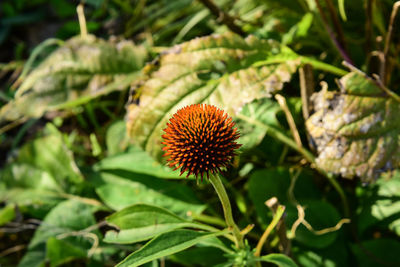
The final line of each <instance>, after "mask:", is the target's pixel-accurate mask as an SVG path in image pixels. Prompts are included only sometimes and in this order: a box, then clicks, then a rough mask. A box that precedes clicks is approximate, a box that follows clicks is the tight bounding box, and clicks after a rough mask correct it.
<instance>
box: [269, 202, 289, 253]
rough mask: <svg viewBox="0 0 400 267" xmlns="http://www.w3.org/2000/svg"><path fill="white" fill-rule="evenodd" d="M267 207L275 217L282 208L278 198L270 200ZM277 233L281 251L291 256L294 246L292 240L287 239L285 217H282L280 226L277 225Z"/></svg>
mask: <svg viewBox="0 0 400 267" xmlns="http://www.w3.org/2000/svg"><path fill="white" fill-rule="evenodd" d="M265 205H267V206H268V208H269V209H270V210H271V211H272V214H274V215H275V214H276V213H277V211H278V208H279V206H280V204H279V202H278V199H277V198H276V197H273V198H271V199H269V200H268V201H266V202H265ZM276 232H277V234H278V236H279V245H280V247H279V249H280V251H281V252H282V253H283V254H285V255H290V250H291V248H292V244H291V242H290V239H288V237H287V232H286V225H285V221H284V217H282V218H281V219H280V220H279V222H278V224H277V225H276Z"/></svg>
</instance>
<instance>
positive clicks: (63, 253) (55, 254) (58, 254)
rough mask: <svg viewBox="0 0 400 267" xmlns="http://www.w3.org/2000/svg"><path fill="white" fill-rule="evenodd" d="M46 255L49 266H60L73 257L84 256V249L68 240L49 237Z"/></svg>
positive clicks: (73, 258)
mask: <svg viewBox="0 0 400 267" xmlns="http://www.w3.org/2000/svg"><path fill="white" fill-rule="evenodd" d="M46 247H47V250H46V257H47V259H49V260H50V266H52V267H53V266H54V267H55V266H60V265H63V264H65V263H67V262H70V261H72V260H75V259H81V258H86V251H84V250H82V249H81V248H79V247H76V246H74V245H72V244H70V243H69V242H66V241H64V240H59V239H57V238H55V237H50V238H49V239H48V240H47V245H46Z"/></svg>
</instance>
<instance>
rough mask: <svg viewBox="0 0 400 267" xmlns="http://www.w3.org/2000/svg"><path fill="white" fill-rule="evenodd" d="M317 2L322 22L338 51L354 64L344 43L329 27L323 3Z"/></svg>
mask: <svg viewBox="0 0 400 267" xmlns="http://www.w3.org/2000/svg"><path fill="white" fill-rule="evenodd" d="M315 3H316V4H317V8H318V11H319V13H320V15H321V19H322V24H323V25H324V27H325V29H326V31H327V32H328V34H329V37H330V39H331V41H332V43H333V45H334V46H335V47H336V49H337V50H338V52H339V53H340V55H341V56H342V58H343V59H344V60H346V61H347V62H349V63H351V64H353V61H352V60H351V59H350V57H349V56H348V55H347V52H346V50H345V49H344V47H343V46H342V44H341V43H340V42H339V41H338V40H337V39H336V36H335V34H334V32H333V31H332V29H331V27H329V23H328V19H327V18H326V16H325V13H324V11H323V10H322V7H321V3H320V2H319V0H315Z"/></svg>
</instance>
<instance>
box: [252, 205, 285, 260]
mask: <svg viewBox="0 0 400 267" xmlns="http://www.w3.org/2000/svg"><path fill="white" fill-rule="evenodd" d="M284 211H285V206H282V205H279V206H278V208H277V210H276V213H275V215H274V218H273V219H272V221H271V223H270V224H269V225H268V226H267V229H265V232H264V233H263V235H262V236H261V238H260V241H258V244H257V246H256V252H254V256H256V257H259V256H260V255H261V249H262V247H263V246H264V244H265V242H266V241H267V238H268V236H269V234H270V233H271V232H272V230H273V229H274V228H275V226H276V225H277V224H278V222H279V220H280V219H281V218H282V215H283V213H284Z"/></svg>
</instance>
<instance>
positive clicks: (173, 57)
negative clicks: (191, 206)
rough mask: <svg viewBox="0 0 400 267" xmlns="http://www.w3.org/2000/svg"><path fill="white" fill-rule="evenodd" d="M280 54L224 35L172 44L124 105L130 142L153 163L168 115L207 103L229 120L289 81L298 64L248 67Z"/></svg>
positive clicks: (272, 46)
mask: <svg viewBox="0 0 400 267" xmlns="http://www.w3.org/2000/svg"><path fill="white" fill-rule="evenodd" d="M279 53H280V45H279V44H278V43H277V42H274V41H272V40H269V41H266V40H260V39H257V38H256V37H254V36H249V37H248V38H246V39H242V38H241V37H239V36H237V35H234V34H231V33H227V34H224V35H211V36H207V37H203V38H197V39H194V40H192V41H189V42H186V43H183V44H181V45H177V46H175V47H173V48H171V49H169V50H167V51H166V52H164V53H163V54H161V55H160V57H159V59H158V60H157V61H156V62H154V63H152V64H151V65H148V66H147V67H146V68H145V71H147V72H148V78H147V79H146V80H145V81H143V82H142V83H139V84H138V86H137V88H136V90H134V92H133V94H134V96H133V98H135V95H136V94H139V103H135V101H133V102H131V103H130V104H129V105H128V108H127V109H128V115H127V130H128V134H129V135H130V137H131V138H132V140H133V141H134V142H135V143H136V144H139V145H140V146H141V147H143V148H144V149H145V150H146V151H148V152H150V154H151V155H152V156H154V157H156V158H158V159H160V156H161V134H162V129H163V128H164V127H165V125H166V122H167V121H168V119H169V118H170V116H171V114H173V113H174V112H176V111H177V110H178V109H179V108H182V107H183V106H185V105H189V104H194V103H208V104H212V105H216V106H218V107H219V108H222V109H224V110H225V111H226V112H228V113H229V114H231V115H234V114H236V112H239V111H240V109H241V107H242V106H243V105H244V104H245V103H248V102H251V101H253V100H254V99H260V98H264V97H268V96H270V95H271V94H273V93H274V92H276V91H278V90H280V89H281V88H282V87H283V84H284V83H285V82H287V81H289V80H290V78H291V74H292V73H293V72H294V71H295V70H296V67H297V65H298V63H299V62H298V61H296V60H292V61H287V62H285V63H280V64H277V63H276V64H272V63H271V64H270V65H263V66H259V67H254V66H252V64H253V63H255V62H257V61H261V60H266V59H268V57H270V56H277V55H279Z"/></svg>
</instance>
